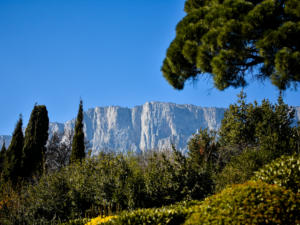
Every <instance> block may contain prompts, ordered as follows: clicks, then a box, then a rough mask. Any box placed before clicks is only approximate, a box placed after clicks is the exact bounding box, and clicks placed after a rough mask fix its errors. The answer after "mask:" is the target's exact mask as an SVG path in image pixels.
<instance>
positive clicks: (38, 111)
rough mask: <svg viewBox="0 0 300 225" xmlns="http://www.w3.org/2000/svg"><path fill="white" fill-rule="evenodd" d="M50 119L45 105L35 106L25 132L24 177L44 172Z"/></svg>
mask: <svg viewBox="0 0 300 225" xmlns="http://www.w3.org/2000/svg"><path fill="white" fill-rule="evenodd" d="M48 129H49V118H48V111H47V109H46V106H44V105H35V106H34V108H33V110H32V112H31V115H30V119H29V122H28V125H27V127H26V130H25V139H24V148H23V156H24V157H23V165H22V170H23V176H24V177H25V178H31V177H33V176H36V175H37V176H39V175H41V174H42V172H43V171H44V163H45V162H44V160H45V159H44V157H45V156H44V155H45V151H46V147H45V145H46V143H47V140H48Z"/></svg>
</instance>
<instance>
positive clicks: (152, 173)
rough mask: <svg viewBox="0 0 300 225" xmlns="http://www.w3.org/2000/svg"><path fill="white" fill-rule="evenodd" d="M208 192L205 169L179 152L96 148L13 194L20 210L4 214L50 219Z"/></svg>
mask: <svg viewBox="0 0 300 225" xmlns="http://www.w3.org/2000/svg"><path fill="white" fill-rule="evenodd" d="M211 192H212V184H211V180H210V177H209V176H208V175H207V172H205V171H196V170H195V169H194V168H193V167H192V166H191V164H190V163H189V161H188V159H187V158H186V157H185V156H183V155H181V154H180V153H179V152H176V151H174V152H168V153H155V154H154V153H151V154H150V153H148V154H145V155H131V154H128V155H121V154H113V153H100V154H99V156H97V157H92V158H86V159H85V160H84V161H82V162H75V163H72V164H70V165H69V166H66V167H64V168H62V169H61V170H59V171H54V172H52V173H45V174H43V175H42V177H41V178H40V179H38V180H36V181H35V183H34V184H30V185H28V186H24V187H23V190H22V192H21V193H20V195H19V196H15V198H17V199H19V200H20V202H19V203H18V204H19V209H18V210H16V209H14V208H9V209H7V210H8V211H5V212H3V214H6V215H8V214H9V215H17V214H18V213H19V214H20V215H24V217H23V218H25V219H26V221H34V222H35V223H38V224H51V223H52V222H55V221H56V222H57V221H59V222H67V221H69V220H72V219H75V218H83V217H88V218H90V217H95V216H97V215H99V214H100V215H102V216H107V215H111V214H112V213H114V214H115V213H118V212H120V211H121V210H132V209H137V208H148V207H160V206H162V205H165V204H172V203H175V202H177V201H181V200H185V199H202V198H204V197H206V196H207V195H208V194H209V193H211ZM13 199H14V198H12V200H13ZM0 201H1V199H0ZM0 213H1V209H0ZM19 214H18V215H19ZM16 218H21V217H19V216H16ZM25 219H24V220H25ZM16 220H17V219H16ZM17 221H21V220H17ZM25 224H26V223H25Z"/></svg>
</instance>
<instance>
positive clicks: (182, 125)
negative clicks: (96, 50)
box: [0, 102, 300, 154]
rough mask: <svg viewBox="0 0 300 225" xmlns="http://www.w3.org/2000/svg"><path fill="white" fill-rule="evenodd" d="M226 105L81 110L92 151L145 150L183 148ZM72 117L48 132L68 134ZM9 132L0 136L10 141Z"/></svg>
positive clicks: (214, 125) (215, 122)
mask: <svg viewBox="0 0 300 225" xmlns="http://www.w3.org/2000/svg"><path fill="white" fill-rule="evenodd" d="M295 109H296V118H295V121H300V107H295ZM225 110H226V109H225V108H215V107H200V106H194V105H179V104H174V103H161V102H147V103H145V104H144V105H142V106H136V107H134V108H125V107H119V106H108V107H96V108H93V109H89V110H88V111H86V112H84V132H85V137H86V139H87V141H88V143H89V147H90V148H91V149H92V154H97V153H98V152H99V151H102V150H113V151H121V152H124V151H134V152H139V151H146V150H149V149H156V150H162V149H166V148H170V147H171V144H174V145H175V146H176V148H178V149H181V150H182V151H185V150H186V145H187V142H188V140H189V138H190V137H191V136H192V134H193V133H195V132H197V130H198V129H199V128H206V127H207V128H209V129H213V130H217V129H219V127H220V125H221V121H222V119H223V116H224V112H225ZM74 124H75V119H73V120H70V121H67V122H66V123H50V126H49V133H50V134H52V133H53V132H59V133H63V134H64V136H63V140H65V139H66V138H67V135H68V133H70V132H71V131H72V129H73V127H74ZM8 137H9V136H5V137H4V136H0V145H1V143H2V142H1V141H2V139H4V138H5V143H7V144H8V143H9V141H8Z"/></svg>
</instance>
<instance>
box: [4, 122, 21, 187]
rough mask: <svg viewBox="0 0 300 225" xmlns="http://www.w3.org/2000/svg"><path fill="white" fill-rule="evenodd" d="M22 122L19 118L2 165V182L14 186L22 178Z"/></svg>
mask: <svg viewBox="0 0 300 225" xmlns="http://www.w3.org/2000/svg"><path fill="white" fill-rule="evenodd" d="M22 125H23V120H22V117H21V116H20V118H19V120H18V122H17V125H16V127H15V130H14V132H13V136H12V140H11V143H10V145H9V147H8V149H7V151H6V157H5V160H4V165H3V167H4V168H3V178H4V181H11V182H13V184H16V183H17V182H18V180H19V179H20V178H21V177H22V173H23V171H22V170H23V169H22V160H23V145H24V137H23V130H22Z"/></svg>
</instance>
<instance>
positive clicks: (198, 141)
mask: <svg viewBox="0 0 300 225" xmlns="http://www.w3.org/2000/svg"><path fill="white" fill-rule="evenodd" d="M218 147H219V143H218V142H217V136H216V132H214V131H208V129H207V128H205V129H202V128H201V129H200V130H199V131H198V133H196V134H194V135H193V137H192V138H191V139H190V140H189V142H188V149H189V152H188V155H189V158H190V159H191V162H192V163H193V165H195V166H198V167H201V166H203V165H204V164H211V163H214V162H216V161H217V158H218V156H217V151H218Z"/></svg>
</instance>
